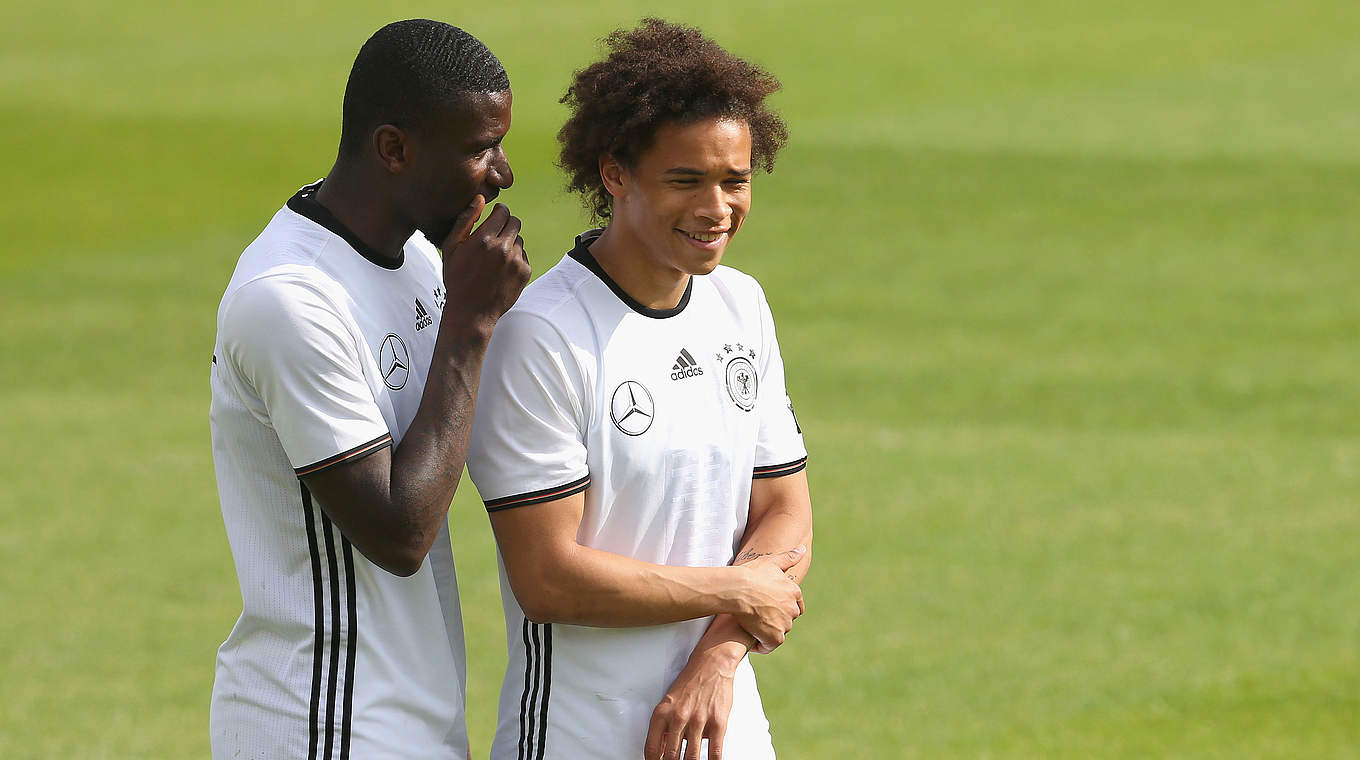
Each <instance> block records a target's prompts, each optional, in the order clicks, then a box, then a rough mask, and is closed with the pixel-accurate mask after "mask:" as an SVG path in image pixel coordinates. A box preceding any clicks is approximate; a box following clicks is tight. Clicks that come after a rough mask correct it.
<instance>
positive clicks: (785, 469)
mask: <svg viewBox="0 0 1360 760" xmlns="http://www.w3.org/2000/svg"><path fill="white" fill-rule="evenodd" d="M806 468H807V457H802V458H801V459H795V460H794V461H792V462H785V463H784V464H768V465H763V466H761V467H756V468H755V469H754V470H752V471H751V479H752V480H761V479H764V478H780V477H783V476H785V475H792V474H794V473H795V472H800V471H802V470H804V469H806Z"/></svg>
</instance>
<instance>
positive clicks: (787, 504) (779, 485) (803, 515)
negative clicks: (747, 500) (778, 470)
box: [750, 470, 812, 539]
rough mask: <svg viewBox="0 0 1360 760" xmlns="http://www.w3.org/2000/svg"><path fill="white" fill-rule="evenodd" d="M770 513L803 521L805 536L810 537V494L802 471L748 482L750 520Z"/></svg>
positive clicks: (754, 522) (762, 517)
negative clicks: (805, 526)
mask: <svg viewBox="0 0 1360 760" xmlns="http://www.w3.org/2000/svg"><path fill="white" fill-rule="evenodd" d="M773 513H780V514H784V515H787V516H789V517H790V518H793V519H794V520H797V521H799V522H803V523H805V524H806V525H807V537H808V538H809V539H811V538H812V497H811V495H810V493H809V491H808V481H807V471H806V470H800V471H798V472H795V473H793V474H792V475H785V476H783V477H778V478H762V479H759V480H753V481H751V512H750V523H751V524H757V523H759V522H760V521H761V520H763V519H765V518H766V517H768V516H769V515H771V514H773Z"/></svg>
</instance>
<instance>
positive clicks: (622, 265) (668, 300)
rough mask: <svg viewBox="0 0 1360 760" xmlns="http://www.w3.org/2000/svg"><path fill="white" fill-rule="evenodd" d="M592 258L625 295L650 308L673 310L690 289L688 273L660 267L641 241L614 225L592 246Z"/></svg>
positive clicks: (606, 229) (607, 228)
mask: <svg viewBox="0 0 1360 760" xmlns="http://www.w3.org/2000/svg"><path fill="white" fill-rule="evenodd" d="M590 255H591V256H594V257H595V260H596V261H597V262H599V264H600V267H602V268H603V269H604V271H605V272H606V273H608V274H609V277H610V279H612V280H613V281H614V282H615V283H616V284H617V285H618V286H619V287H620V288H623V292H625V293H627V294H628V295H629V296H632V298H633V299H634V300H636V301H637V302H638V303H640V304H642V305H643V306H646V307H647V308H649V309H662V310H664V309H674V308H675V307H676V306H678V305H679V304H680V299H681V298H683V297H684V295H685V288H686V287H688V286H689V278H690V275H689V273H688V272H683V271H681V270H679V269H674V268H671V267H662V266H659V265H658V264H657V261H656V259H655V258H654V257H652V256H650V255H648V253H647V251H646V250H645V249H644V248H643V243H642V241H641V240H639V239H638V238H637V237H636V236H635V235H630V234H629V233H628V231H627V230H626V229H625V228H623V227H621V226H620V225H618V224H615V223H611V224H610V225H609V226H608V227H606V228H605V230H604V232H603V233H601V234H600V237H599V239H597V240H596V241H595V242H594V243H592V244H591V246H590Z"/></svg>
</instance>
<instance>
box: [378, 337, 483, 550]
mask: <svg viewBox="0 0 1360 760" xmlns="http://www.w3.org/2000/svg"><path fill="white" fill-rule="evenodd" d="M489 338H490V330H489V329H487V330H482V329H472V328H462V327H460V326H451V325H448V324H444V323H441V325H440V333H439V336H438V338H437V340H436V344H435V350H434V355H433V356H432V358H431V362H430V371H429V374H428V376H427V377H426V381H425V391H424V394H423V395H422V396H421V399H420V406H419V407H418V408H417V410H416V414H415V417H414V419H412V421H411V426H410V427H409V428H408V429H407V432H406V435H405V437H404V438H403V439H402V442H401V445H400V446H398V447H397V448H396V450H394V451H393V453H392V465H391V477H390V481H389V483H390V486H389V504H390V512H391V514H392V516H393V518H394V519H392V520H390V521H389V523H390V524H392V525H393V527H394V528H396V529H397V530H399V531H402V532H404V533H405V534H406V535H408V536H409V540H410V541H411V542H412V543H413V545H416V548H417V549H419V553H420V554H422V555H423V554H424V553H425V552H428V551H429V548H430V546H431V545H432V544H433V543H434V539H435V536H437V535H438V533H439V529H440V528H441V527H442V526H443V524H444V521H445V520H446V519H447V514H448V508H449V503H450V502H451V501H452V500H453V495H454V493H455V492H456V491H457V489H458V482H459V480H460V479H461V478H462V474H463V466H464V464H465V463H466V461H467V454H468V440H469V437H470V435H471V429H472V414H473V409H474V406H475V404H476V401H477V384H478V380H479V378H480V376H481V369H482V359H483V357H484V355H485V353H486V345H487V341H488V339H489Z"/></svg>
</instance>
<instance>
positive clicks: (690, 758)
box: [685, 726, 704, 760]
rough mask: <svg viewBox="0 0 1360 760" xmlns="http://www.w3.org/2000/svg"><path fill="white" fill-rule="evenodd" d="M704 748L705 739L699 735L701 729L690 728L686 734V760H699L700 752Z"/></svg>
mask: <svg viewBox="0 0 1360 760" xmlns="http://www.w3.org/2000/svg"><path fill="white" fill-rule="evenodd" d="M703 748H704V740H703V737H702V736H700V735H699V729H698V728H695V727H694V726H690V727H689V730H688V731H686V732H685V760H699V752H700V751H702V750H703Z"/></svg>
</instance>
